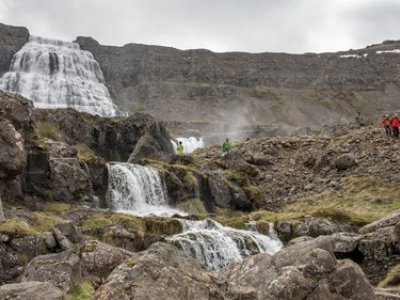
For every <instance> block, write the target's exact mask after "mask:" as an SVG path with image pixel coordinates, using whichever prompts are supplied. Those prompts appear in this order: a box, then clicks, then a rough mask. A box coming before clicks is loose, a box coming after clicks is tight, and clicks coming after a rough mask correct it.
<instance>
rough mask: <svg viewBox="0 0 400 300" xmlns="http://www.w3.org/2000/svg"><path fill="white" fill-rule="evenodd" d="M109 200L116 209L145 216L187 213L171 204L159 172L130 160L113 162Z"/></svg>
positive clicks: (109, 165)
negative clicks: (128, 161) (168, 201)
mask: <svg viewBox="0 0 400 300" xmlns="http://www.w3.org/2000/svg"><path fill="white" fill-rule="evenodd" d="M107 167H108V192H107V199H108V202H109V204H110V206H111V208H112V209H113V210H114V211H117V212H122V213H128V214H134V215H139V216H144V215H150V214H154V215H159V216H172V215H174V214H180V215H185V213H182V212H181V211H179V210H177V209H173V208H171V207H169V206H168V203H167V198H166V195H165V193H164V189H163V186H162V183H161V179H160V176H159V174H158V171H157V170H156V169H153V168H149V167H143V166H140V165H135V164H130V163H109V164H107Z"/></svg>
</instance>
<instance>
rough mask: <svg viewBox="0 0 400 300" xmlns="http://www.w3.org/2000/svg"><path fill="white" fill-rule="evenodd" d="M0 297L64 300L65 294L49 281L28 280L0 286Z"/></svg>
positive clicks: (30, 299)
mask: <svg viewBox="0 0 400 300" xmlns="http://www.w3.org/2000/svg"><path fill="white" fill-rule="evenodd" d="M0 299H7V300H8V299H12V300H32V299H40V300H64V299H65V294H64V293H63V292H62V291H61V290H60V289H59V288H57V287H55V286H54V285H52V284H51V283H48V282H37V281H28V282H22V283H14V284H5V285H2V286H0Z"/></svg>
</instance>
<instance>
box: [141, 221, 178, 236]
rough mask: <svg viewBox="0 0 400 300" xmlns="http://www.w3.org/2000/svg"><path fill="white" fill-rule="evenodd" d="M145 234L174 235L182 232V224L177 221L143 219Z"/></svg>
mask: <svg viewBox="0 0 400 300" xmlns="http://www.w3.org/2000/svg"><path fill="white" fill-rule="evenodd" d="M144 224H145V233H146V234H155V235H174V234H178V233H181V232H182V230H183V229H182V224H181V222H179V221H178V220H177V219H171V218H158V217H145V218H144Z"/></svg>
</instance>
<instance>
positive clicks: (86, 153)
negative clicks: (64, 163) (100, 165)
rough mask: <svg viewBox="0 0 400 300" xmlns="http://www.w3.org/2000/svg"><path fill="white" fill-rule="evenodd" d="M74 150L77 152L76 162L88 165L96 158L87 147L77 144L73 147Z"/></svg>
mask: <svg viewBox="0 0 400 300" xmlns="http://www.w3.org/2000/svg"><path fill="white" fill-rule="evenodd" d="M75 148H76V150H77V151H78V155H77V156H78V160H79V161H80V162H84V163H88V162H90V161H93V160H95V159H96V158H97V156H96V155H95V154H94V152H93V150H92V149H90V148H89V147H88V146H87V145H85V144H78V145H76V146H75Z"/></svg>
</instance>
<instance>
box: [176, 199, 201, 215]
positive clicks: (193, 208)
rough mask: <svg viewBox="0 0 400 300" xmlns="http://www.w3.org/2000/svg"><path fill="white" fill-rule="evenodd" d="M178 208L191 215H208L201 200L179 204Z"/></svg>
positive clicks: (191, 200)
mask: <svg viewBox="0 0 400 300" xmlns="http://www.w3.org/2000/svg"><path fill="white" fill-rule="evenodd" d="M177 207H178V208H179V209H180V210H183V211H184V212H187V213H188V214H191V215H200V216H201V215H207V210H206V208H205V207H204V203H203V201H201V200H200V199H199V198H194V199H190V200H187V201H184V202H179V203H178V204H177Z"/></svg>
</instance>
